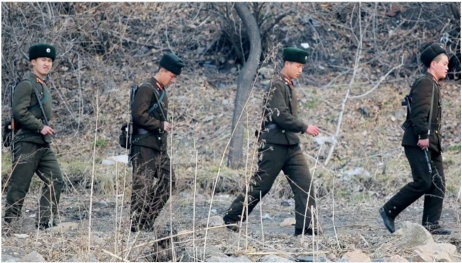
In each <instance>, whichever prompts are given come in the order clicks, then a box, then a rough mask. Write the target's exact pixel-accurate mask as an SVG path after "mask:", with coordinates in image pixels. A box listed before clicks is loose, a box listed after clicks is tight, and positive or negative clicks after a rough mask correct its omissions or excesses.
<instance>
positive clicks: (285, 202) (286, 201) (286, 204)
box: [281, 200, 292, 206]
mask: <svg viewBox="0 0 462 263" xmlns="http://www.w3.org/2000/svg"><path fill="white" fill-rule="evenodd" d="M291 205H292V202H291V200H283V201H282V202H281V206H291Z"/></svg>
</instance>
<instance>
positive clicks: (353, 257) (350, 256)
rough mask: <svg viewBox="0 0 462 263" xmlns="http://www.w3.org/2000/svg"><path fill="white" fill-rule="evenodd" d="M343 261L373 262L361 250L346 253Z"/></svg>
mask: <svg viewBox="0 0 462 263" xmlns="http://www.w3.org/2000/svg"><path fill="white" fill-rule="evenodd" d="M342 259H346V260H348V261H349V262H371V261H372V260H371V258H370V257H369V256H368V255H366V254H364V253H363V252H362V251H361V250H360V249H356V250H353V251H350V252H347V253H345V254H344V255H343V256H342Z"/></svg>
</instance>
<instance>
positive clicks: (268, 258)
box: [258, 255, 295, 262]
mask: <svg viewBox="0 0 462 263" xmlns="http://www.w3.org/2000/svg"><path fill="white" fill-rule="evenodd" d="M258 261H259V262H295V261H293V260H290V259H288V258H283V257H280V256H274V255H266V256H264V257H262V258H260V259H259V260H258Z"/></svg>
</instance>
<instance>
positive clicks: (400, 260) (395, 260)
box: [387, 255, 409, 262]
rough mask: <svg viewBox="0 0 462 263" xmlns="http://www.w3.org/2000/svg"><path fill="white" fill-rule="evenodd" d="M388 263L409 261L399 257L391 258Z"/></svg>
mask: <svg viewBox="0 0 462 263" xmlns="http://www.w3.org/2000/svg"><path fill="white" fill-rule="evenodd" d="M387 262H409V261H408V260H407V259H405V258H403V257H402V256H399V255H394V256H391V257H389V258H388V259H387Z"/></svg>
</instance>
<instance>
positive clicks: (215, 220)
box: [199, 216, 224, 227]
mask: <svg viewBox="0 0 462 263" xmlns="http://www.w3.org/2000/svg"><path fill="white" fill-rule="evenodd" d="M199 224H200V226H202V227H206V226H207V218H203V219H202V220H201V221H200V223H199ZM223 224H224V222H223V218H222V217H221V216H211V217H210V220H209V224H208V227H212V226H222V225H223Z"/></svg>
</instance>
